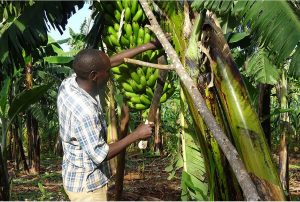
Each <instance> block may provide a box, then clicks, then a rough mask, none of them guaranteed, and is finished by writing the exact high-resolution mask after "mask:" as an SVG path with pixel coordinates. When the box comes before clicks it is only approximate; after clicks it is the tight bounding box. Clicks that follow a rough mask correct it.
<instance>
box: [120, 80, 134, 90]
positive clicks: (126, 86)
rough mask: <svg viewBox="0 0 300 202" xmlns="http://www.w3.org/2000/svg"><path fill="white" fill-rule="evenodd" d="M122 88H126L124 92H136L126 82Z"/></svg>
mask: <svg viewBox="0 0 300 202" xmlns="http://www.w3.org/2000/svg"><path fill="white" fill-rule="evenodd" d="M122 87H123V88H124V90H126V91H128V92H132V93H133V92H134V91H133V89H132V87H131V85H129V84H128V83H126V82H124V83H122Z"/></svg>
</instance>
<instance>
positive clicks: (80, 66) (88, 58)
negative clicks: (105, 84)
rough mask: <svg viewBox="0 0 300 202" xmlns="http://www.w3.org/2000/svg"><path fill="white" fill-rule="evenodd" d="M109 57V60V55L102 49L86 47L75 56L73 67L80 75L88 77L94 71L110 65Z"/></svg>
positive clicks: (84, 77)
mask: <svg viewBox="0 0 300 202" xmlns="http://www.w3.org/2000/svg"><path fill="white" fill-rule="evenodd" d="M105 57H106V58H105ZM107 59H108V61H109V58H108V56H107V55H106V54H105V53H104V52H102V51H100V50H97V49H84V50H81V51H80V52H79V53H78V54H77V55H76V56H75V58H74V61H73V65H72V67H73V69H74V71H75V73H76V75H77V76H78V77H80V78H82V79H87V78H88V76H89V74H90V73H91V72H92V71H99V70H101V68H104V67H105V66H106V65H108V64H107Z"/></svg>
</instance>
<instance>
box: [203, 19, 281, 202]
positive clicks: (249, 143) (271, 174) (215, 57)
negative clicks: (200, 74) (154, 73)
mask: <svg viewBox="0 0 300 202" xmlns="http://www.w3.org/2000/svg"><path fill="white" fill-rule="evenodd" d="M204 28H205V32H206V33H205V34H206V36H209V37H208V40H207V41H206V42H205V44H204V45H205V46H206V47H209V48H210V56H211V58H212V62H213V64H212V63H211V68H212V71H213V74H214V79H215V80H214V84H215V86H216V88H217V91H218V94H219V97H220V99H221V103H222V106H223V110H224V112H225V115H226V118H227V120H228V123H229V126H230V129H231V133H232V135H233V139H234V143H235V145H236V148H237V150H238V152H239V154H240V155H241V157H242V160H243V162H244V164H245V167H246V169H247V171H248V172H249V173H250V176H251V177H252V180H253V181H254V183H255V184H256V186H257V190H258V191H259V194H260V195H261V197H262V198H263V199H264V200H285V196H284V193H283V191H282V187H281V184H280V181H279V178H278V174H277V171H276V169H275V166H274V164H273V162H272V159H271V153H270V150H269V148H268V145H267V142H266V139H265V136H264V132H263V129H262V127H261V124H260V120H259V118H258V116H257V114H256V112H255V110H254V108H253V107H252V105H251V102H250V99H249V96H248V93H247V90H246V88H245V85H244V83H243V80H242V78H241V75H240V72H239V70H238V68H237V66H236V64H235V63H234V61H233V59H232V57H231V54H230V49H229V47H228V45H227V43H226V41H225V39H224V37H223V34H222V32H221V30H220V29H219V28H217V27H216V26H214V25H212V24H211V25H205V27H204Z"/></svg>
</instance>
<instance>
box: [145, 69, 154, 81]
mask: <svg viewBox="0 0 300 202" xmlns="http://www.w3.org/2000/svg"><path fill="white" fill-rule="evenodd" d="M152 73H153V68H151V67H148V68H147V72H146V79H147V80H148V79H149V77H150V76H151V74H152Z"/></svg>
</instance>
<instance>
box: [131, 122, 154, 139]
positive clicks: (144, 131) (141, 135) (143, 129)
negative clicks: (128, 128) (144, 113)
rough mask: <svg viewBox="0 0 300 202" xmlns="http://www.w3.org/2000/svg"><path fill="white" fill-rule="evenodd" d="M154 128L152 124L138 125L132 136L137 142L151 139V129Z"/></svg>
mask: <svg viewBox="0 0 300 202" xmlns="http://www.w3.org/2000/svg"><path fill="white" fill-rule="evenodd" d="M153 128H154V124H153V123H152V124H150V123H148V124H140V125H139V126H138V127H137V128H136V129H135V130H134V131H133V133H134V135H135V136H136V138H137V140H144V139H147V138H149V137H151V134H152V129H153Z"/></svg>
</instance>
